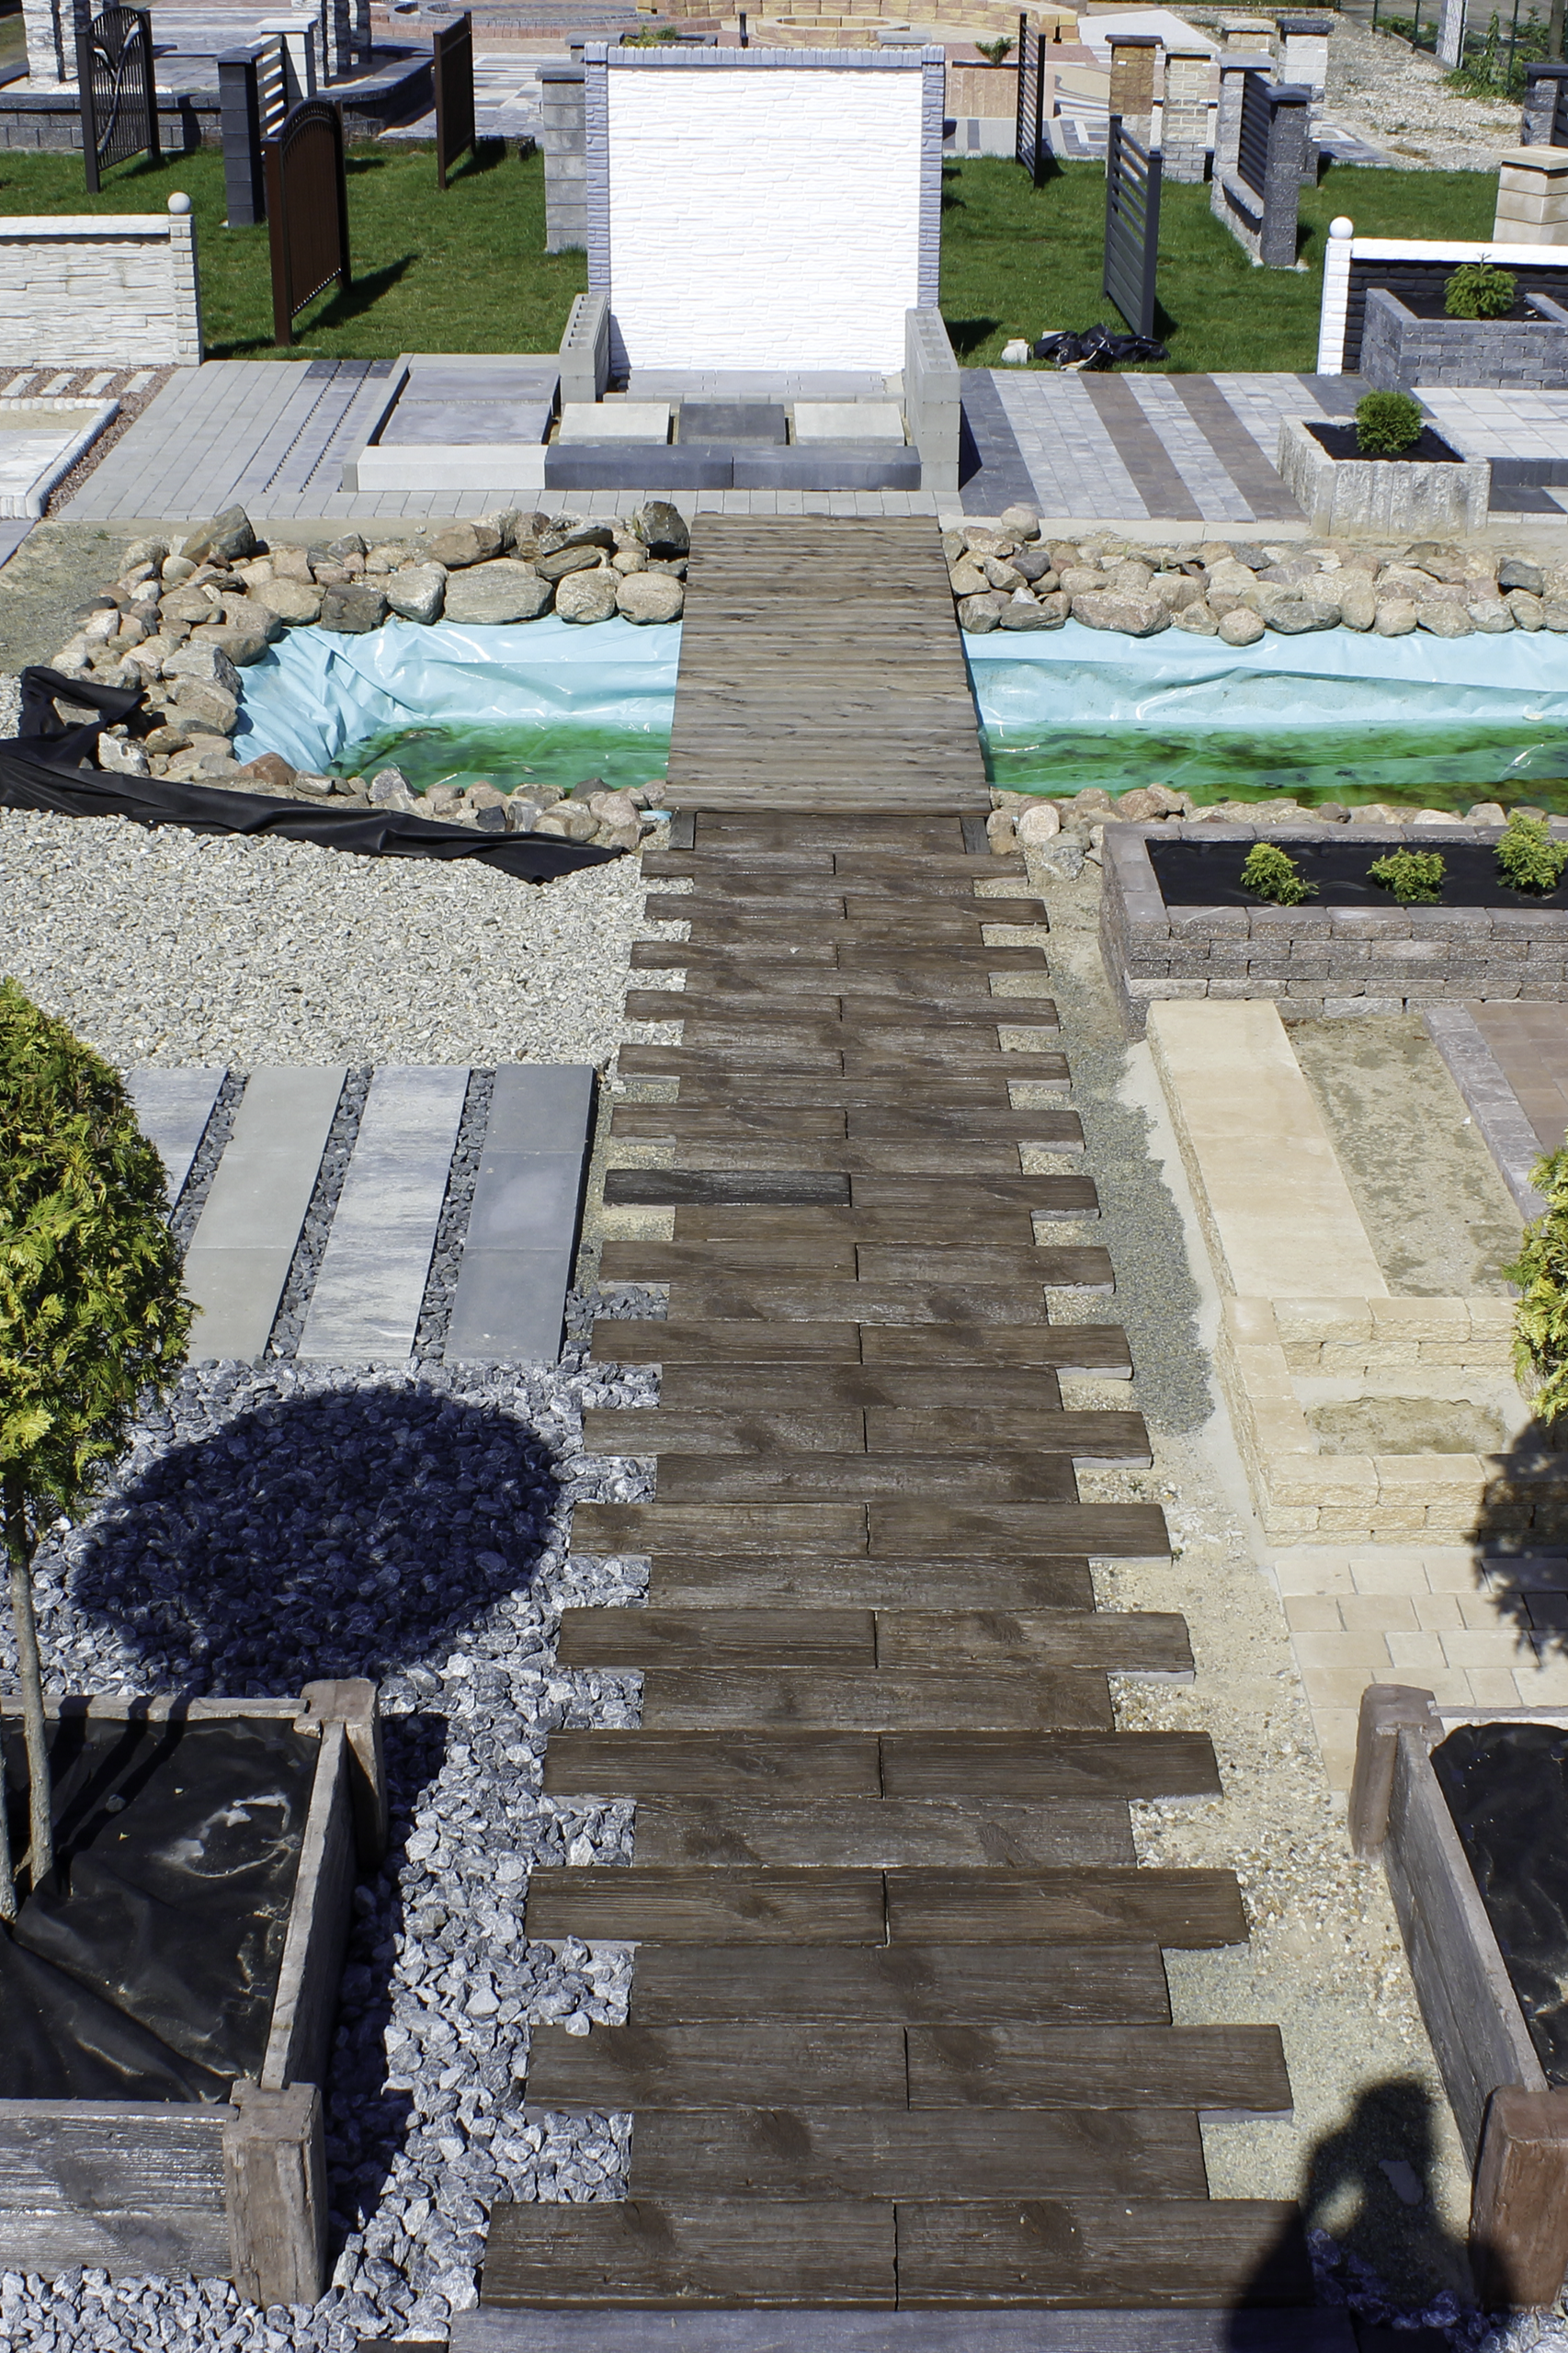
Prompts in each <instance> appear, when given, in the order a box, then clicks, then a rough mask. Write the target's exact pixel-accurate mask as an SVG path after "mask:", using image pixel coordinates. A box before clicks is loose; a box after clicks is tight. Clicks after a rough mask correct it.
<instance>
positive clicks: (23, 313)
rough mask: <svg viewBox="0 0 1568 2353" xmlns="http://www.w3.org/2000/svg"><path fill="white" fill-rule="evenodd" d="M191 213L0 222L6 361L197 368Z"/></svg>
mask: <svg viewBox="0 0 1568 2353" xmlns="http://www.w3.org/2000/svg"><path fill="white" fill-rule="evenodd" d="M200 359H201V304H200V298H199V293H198V290H197V281H196V231H195V226H194V223H193V222H192V220H191V217H190V215H189V213H166V214H165V213H157V212H106V213H61V214H56V215H53V216H46V217H44V218H41V219H39V218H32V217H28V216H26V215H17V214H12V215H9V216H0V365H5V366H7V367H11V368H27V367H40V368H41V367H45V366H48V367H55V368H132V367H136V368H151V367H165V368H166V367H169V366H171V365H172V366H175V367H181V368H195V367H197V366H199V364H200Z"/></svg>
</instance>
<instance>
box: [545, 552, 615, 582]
mask: <svg viewBox="0 0 1568 2353" xmlns="http://www.w3.org/2000/svg"><path fill="white" fill-rule="evenodd" d="M603 553H604V550H603V549H602V548H600V547H597V546H589V547H584V546H577V547H563V548H555V549H553V550H552V551H551V552H550V553H549V554H548V555H536V556H535V558H534V560H533V565H534V570H535V571H536V572H537V573H538V574H539V576H540V579H541V580H555V581H560V580H565V579H568V578H569V577H570V576H571V574H573V573H574V572H593V571H595V570H597V566H598V561H599V558H600V556H601V555H602V554H603Z"/></svg>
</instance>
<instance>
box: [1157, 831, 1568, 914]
mask: <svg viewBox="0 0 1568 2353" xmlns="http://www.w3.org/2000/svg"><path fill="white" fill-rule="evenodd" d="M1357 830H1359V829H1357ZM1428 836H1430V838H1428ZM1262 838H1270V836H1263V837H1262ZM1254 847H1256V845H1255V844H1254V843H1253V842H1252V841H1250V840H1248V841H1233V842H1193V841H1179V842H1161V841H1151V842H1150V844H1149V862H1150V864H1151V865H1152V866H1153V870H1154V879H1155V881H1157V882H1158V884H1159V886H1160V894H1161V896H1162V897H1163V898H1164V900H1165V904H1166V906H1167V907H1261V906H1264V905H1266V904H1267V902H1266V901H1265V900H1264V899H1263V898H1262V897H1261V896H1260V894H1259V893H1258V892H1256V891H1244V889H1243V888H1242V879H1241V877H1242V868H1243V866H1244V863H1245V861H1246V859H1247V858H1248V857H1249V855H1250V854H1251V852H1252V850H1253V849H1254ZM1279 847H1281V848H1282V849H1284V850H1286V851H1287V852H1288V854H1289V855H1290V858H1293V859H1294V861H1295V863H1296V865H1297V867H1298V868H1299V869H1300V870H1301V879H1302V881H1304V882H1308V883H1310V884H1311V885H1312V896H1311V898H1309V899H1308V900H1307V901H1306V902H1305V904H1306V905H1307V906H1308V907H1382V908H1391V907H1392V908H1395V909H1400V908H1401V905H1402V903H1401V902H1400V901H1399V900H1398V899H1396V898H1395V897H1394V894H1393V892H1392V891H1390V890H1386V889H1384V888H1383V886H1382V885H1381V883H1377V882H1371V881H1368V879H1367V874H1368V869H1369V867H1371V866H1373V865H1375V864H1376V863H1377V861H1378V859H1379V858H1387V857H1388V856H1389V855H1390V853H1391V851H1392V850H1396V849H1399V848H1402V847H1403V848H1404V849H1409V850H1415V851H1418V852H1419V851H1427V850H1435V851H1436V852H1437V855H1438V857H1439V858H1441V859H1442V861H1443V868H1444V872H1443V880H1442V884H1441V888H1440V891H1439V895H1438V897H1437V899H1436V900H1434V901H1431V902H1420V901H1418V902H1415V904H1413V905H1412V906H1411V907H1410V908H1409V909H1408V912H1410V913H1413V914H1418V913H1419V911H1420V907H1421V906H1422V905H1423V904H1431V905H1433V906H1434V907H1437V908H1442V907H1518V908H1529V909H1532V910H1540V909H1541V908H1547V907H1554V908H1564V907H1568V870H1564V878H1563V880H1562V881H1561V882H1559V884H1558V886H1557V888H1556V889H1555V890H1554V891H1515V890H1513V889H1511V888H1510V886H1509V885H1508V884H1507V883H1506V882H1505V881H1503V879H1502V877H1501V876H1500V875H1499V873H1498V871H1497V853H1496V850H1495V848H1494V847H1493V846H1492V845H1491V844H1490V843H1485V842H1474V841H1453V840H1449V839H1447V838H1445V836H1444V833H1443V829H1442V827H1441V826H1440V825H1433V826H1431V827H1427V826H1425V825H1423V826H1421V827H1420V828H1418V829H1416V830H1414V831H1411V832H1407V833H1406V834H1405V835H1403V840H1402V841H1398V842H1395V841H1388V840H1378V841H1371V842H1368V841H1362V842H1355V841H1338V840H1329V841H1326V842H1321V841H1303V840H1302V839H1301V836H1300V835H1295V834H1291V835H1289V837H1283V836H1282V837H1281V838H1280V842H1279Z"/></svg>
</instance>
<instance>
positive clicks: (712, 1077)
mask: <svg viewBox="0 0 1568 2353" xmlns="http://www.w3.org/2000/svg"><path fill="white" fill-rule="evenodd" d="M639 1051H640V1058H641V1055H642V1053H647V1054H653V1053H658V1054H660V1055H668V1056H669V1058H670V1059H669V1062H668V1063H667V1064H662V1065H661V1067H660V1068H659V1069H658V1070H657V1071H656V1072H654V1071H647V1072H644V1071H642V1069H641V1068H640V1067H639V1068H634V1069H631V1070H628V1069H627V1067H626V1060H625V1058H626V1056H627V1054H628V1053H630V1052H631V1048H630V1047H627V1046H623V1047H622V1048H621V1050H620V1052H621V1075H622V1077H623V1078H638V1077H642V1076H646V1077H655V1076H657V1077H660V1078H676V1079H678V1080H679V1081H680V1097H679V1101H680V1106H681V1108H682V1109H683V1110H687V1109H712V1110H727V1109H728V1108H731V1106H734V1107H735V1108H741V1107H742V1106H744V1105H751V1104H767V1105H778V1106H783V1105H786V1104H790V1105H798V1106H799V1107H800V1108H802V1109H805V1108H827V1109H830V1110H832V1109H837V1108H848V1106H849V1105H851V1104H865V1103H907V1102H908V1100H909V1094H910V1087H909V1074H908V1072H907V1070H903V1071H901V1072H892V1071H889V1072H886V1073H882V1074H876V1073H872V1074H862V1073H858V1072H854V1071H788V1070H776V1071H766V1070H765V1071H736V1070H732V1069H726V1068H723V1067H714V1068H709V1067H707V1066H706V1064H705V1063H703V1062H702V1059H701V1058H700V1057H694V1060H696V1061H697V1062H698V1063H699V1067H698V1068H696V1069H695V1070H692V1069H685V1068H682V1067H681V1058H682V1056H683V1054H684V1049H683V1048H681V1047H679V1046H657V1047H654V1046H649V1047H645V1048H642V1049H640V1050H639ZM1009 1059H1011V1057H1009ZM1001 1060H1002V1058H1001V1056H1000V1055H994V1056H993V1058H992V1060H991V1061H990V1062H989V1063H987V1064H986V1066H985V1068H984V1069H983V1070H977V1071H966V1070H955V1069H951V1068H948V1067H945V1066H944V1067H941V1068H938V1069H937V1070H935V1071H933V1072H932V1073H931V1074H930V1075H929V1077H927V1078H926V1079H924V1080H923V1081H922V1083H921V1087H920V1099H921V1101H922V1102H923V1103H930V1104H935V1105H946V1106H948V1107H949V1108H955V1109H956V1108H959V1107H960V1106H964V1107H972V1108H977V1109H982V1110H985V1109H994V1110H1001V1111H1006V1110H1009V1109H1010V1108H1012V1095H1011V1092H1010V1089H1009V1085H1008V1081H1009V1078H1010V1076H1011V1075H1012V1074H1010V1073H1009V1072H1008V1071H1007V1070H1006V1067H1000V1068H999V1067H998V1064H1000V1063H1001ZM1029 1060H1030V1061H1031V1062H1032V1063H1045V1064H1048V1065H1049V1068H1048V1069H1046V1070H1044V1071H1039V1070H1037V1071H1036V1073H1035V1074H1034V1076H1033V1077H1032V1078H1031V1079H1029V1081H1028V1084H1029V1085H1030V1086H1052V1087H1057V1088H1062V1089H1065V1088H1066V1086H1068V1085H1069V1083H1070V1078H1071V1073H1070V1072H1069V1070H1068V1067H1067V1057H1066V1055H1065V1054H1035V1055H1031V1056H1030V1057H1029ZM618 1108H619V1107H618Z"/></svg>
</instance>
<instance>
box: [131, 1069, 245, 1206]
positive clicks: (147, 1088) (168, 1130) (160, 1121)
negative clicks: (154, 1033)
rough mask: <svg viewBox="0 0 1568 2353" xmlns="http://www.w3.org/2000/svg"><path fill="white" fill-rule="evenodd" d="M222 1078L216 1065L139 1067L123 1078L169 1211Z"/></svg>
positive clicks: (223, 1074)
mask: <svg viewBox="0 0 1568 2353" xmlns="http://www.w3.org/2000/svg"><path fill="white" fill-rule="evenodd" d="M227 1076H228V1073H227V1072H226V1071H225V1070H224V1069H223V1068H222V1066H221V1065H220V1066H219V1067H217V1068H213V1067H212V1066H211V1065H210V1064H207V1063H195V1064H192V1065H191V1066H190V1067H189V1068H187V1069H184V1070H157V1069H154V1068H153V1067H152V1066H151V1065H148V1064H143V1065H142V1066H141V1067H140V1068H138V1069H136V1070H133V1071H131V1073H130V1074H129V1075H128V1077H127V1079H126V1082H125V1083H126V1086H128V1087H129V1088H130V1090H131V1101H132V1102H133V1103H134V1104H135V1106H136V1120H137V1124H138V1126H139V1127H140V1128H141V1130H142V1134H143V1135H144V1136H145V1137H146V1139H147V1141H148V1142H149V1143H150V1144H152V1145H153V1147H154V1148H155V1149H156V1152H157V1154H158V1157H159V1159H160V1160H161V1161H162V1162H163V1164H164V1174H165V1177H166V1178H167V1180H168V1189H169V1207H170V1208H171V1209H173V1208H174V1207H175V1206H176V1203H177V1201H178V1199H179V1197H180V1195H181V1194H182V1193H183V1192H184V1190H185V1187H186V1179H187V1177H188V1176H189V1175H190V1164H191V1162H192V1161H193V1160H194V1159H195V1158H196V1155H197V1153H198V1151H199V1148H200V1144H201V1139H202V1137H203V1136H204V1135H205V1134H206V1132H207V1122H208V1120H210V1118H211V1117H212V1106H213V1105H214V1104H215V1103H216V1102H217V1100H218V1091H219V1089H220V1087H221V1086H222V1084H223V1081H224V1079H225V1078H226V1077H227Z"/></svg>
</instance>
